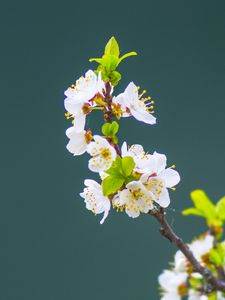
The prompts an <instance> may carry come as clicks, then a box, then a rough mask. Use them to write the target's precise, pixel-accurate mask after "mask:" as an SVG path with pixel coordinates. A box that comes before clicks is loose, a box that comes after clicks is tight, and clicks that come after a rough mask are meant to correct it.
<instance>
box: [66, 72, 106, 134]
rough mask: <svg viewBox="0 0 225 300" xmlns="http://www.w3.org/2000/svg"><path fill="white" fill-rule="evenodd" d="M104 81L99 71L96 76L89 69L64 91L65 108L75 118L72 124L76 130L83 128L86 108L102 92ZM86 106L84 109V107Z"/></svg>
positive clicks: (93, 104)
mask: <svg viewBox="0 0 225 300" xmlns="http://www.w3.org/2000/svg"><path fill="white" fill-rule="evenodd" d="M103 88H104V81H103V80H102V78H101V72H99V73H98V76H97V75H96V74H95V73H94V72H93V71H92V70H89V71H87V72H86V73H85V76H84V77H83V76H82V77H80V78H79V79H78V80H77V81H76V84H75V85H72V86H71V87H69V88H68V89H67V90H66V91H65V96H66V99H65V100H64V106H65V109H66V110H67V111H68V113H69V114H70V115H72V116H73V117H74V118H75V120H74V124H75V126H76V128H77V129H78V130H83V129H84V125H85V118H86V110H87V108H88V107H89V106H95V105H96V104H95V103H94V102H93V98H94V97H95V96H96V95H97V94H98V93H100V94H102V91H103ZM85 107H86V109H85Z"/></svg>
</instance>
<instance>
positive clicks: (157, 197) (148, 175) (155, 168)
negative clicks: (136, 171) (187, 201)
mask: <svg viewBox="0 0 225 300" xmlns="http://www.w3.org/2000/svg"><path fill="white" fill-rule="evenodd" d="M145 163H146V165H145V173H144V174H143V175H142V176H141V178H140V180H141V181H142V182H143V184H144V185H145V187H146V188H147V189H148V190H149V191H151V192H152V193H153V194H154V201H155V202H157V203H158V204H159V205H160V206H162V207H167V206H168V205H169V204H170V197H169V192H168V190H167V188H173V187H174V186H175V185H176V184H178V182H179V181H180V176H179V174H178V172H177V171H175V170H173V169H172V168H166V156H165V155H164V154H159V153H157V152H154V153H153V155H151V156H149V158H148V160H146V162H145Z"/></svg>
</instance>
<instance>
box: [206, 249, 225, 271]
mask: <svg viewBox="0 0 225 300" xmlns="http://www.w3.org/2000/svg"><path fill="white" fill-rule="evenodd" d="M209 259H210V261H211V263H213V264H215V265H216V266H219V267H220V266H222V265H223V258H222V257H221V255H220V253H219V252H218V251H217V250H216V249H214V248H213V249H211V250H210V252H209Z"/></svg>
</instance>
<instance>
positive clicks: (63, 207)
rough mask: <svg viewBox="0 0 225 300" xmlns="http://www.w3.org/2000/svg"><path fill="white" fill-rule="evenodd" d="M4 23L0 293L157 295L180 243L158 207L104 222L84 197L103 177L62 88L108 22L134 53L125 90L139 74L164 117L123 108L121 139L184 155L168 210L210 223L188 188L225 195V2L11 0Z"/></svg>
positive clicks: (178, 222) (186, 224) (97, 51)
mask: <svg viewBox="0 0 225 300" xmlns="http://www.w3.org/2000/svg"><path fill="white" fill-rule="evenodd" d="M0 23H1V27H0V33H1V48H0V51H1V56H0V61H1V68H0V73H1V119H0V121H1V126H0V129H1V189H0V191H1V201H0V223H1V224H0V231H1V235H0V236H1V246H0V259H1V263H0V274H1V289H0V299H1V300H62V299H63V300H74V299H79V300H87V299H93V300H95V299H96V300H97V299H98V300H105V299H107V300H114V299H117V300H120V299H121V300H122V299H129V300H136V299H159V296H158V285H157V277H158V275H159V273H160V272H161V271H162V269H163V268H167V266H168V261H170V260H172V258H173V254H174V252H175V248H174V247H173V246H172V245H170V244H169V243H168V242H167V241H166V240H164V239H163V238H162V237H161V236H160V235H159V233H158V224H157V223H156V221H155V220H154V219H153V218H151V217H150V216H147V215H142V216H141V217H139V218H138V219H135V220H133V219H130V218H129V217H128V216H127V215H125V214H119V213H116V212H115V213H114V212H111V213H110V216H109V217H108V219H107V220H106V222H105V224H104V225H100V224H99V221H100V218H101V217H100V216H96V217H95V216H94V215H93V214H92V213H91V212H89V211H87V210H86V208H85V205H84V203H83V200H82V199H81V198H80V196H79V193H80V192H81V191H82V190H83V181H84V179H85V178H96V176H94V175H93V174H92V173H91V172H90V171H89V170H88V168H87V159H88V156H87V155H84V156H82V157H77V158H74V157H73V156H72V155H71V154H70V153H69V152H68V151H67V150H66V148H65V146H66V143H67V138H66V136H65V133H64V132H65V130H66V128H67V127H68V126H69V124H70V123H69V122H68V121H66V120H65V118H64V113H65V111H64V106H63V99H64V95H63V93H64V90H65V89H66V88H67V87H68V85H70V84H71V83H73V82H74V81H75V80H76V79H77V78H78V77H80V76H81V75H82V74H83V73H84V72H85V71H86V70H88V69H89V68H95V64H90V63H89V62H88V59H89V58H90V57H99V56H100V55H101V54H102V51H103V48H104V46H105V44H106V42H107V40H108V39H109V38H110V37H111V36H112V35H115V37H116V38H117V40H118V42H119V44H120V47H121V51H122V52H123V53H125V52H129V51H137V52H138V54H139V55H138V56H137V57H131V58H129V59H127V60H126V61H124V63H123V64H121V66H120V68H119V70H120V72H121V73H122V75H123V80H122V81H121V83H120V84H119V85H118V87H117V88H116V93H119V92H121V91H123V89H124V88H125V87H126V85H127V84H128V83H129V82H130V81H134V82H135V83H136V84H137V85H140V86H141V88H143V89H147V90H148V93H149V94H150V95H151V96H152V98H153V99H154V100H155V102H156V116H157V118H158V124H157V126H147V125H145V124H143V123H140V122H137V121H135V120H133V119H129V120H128V119H126V120H122V121H121V131H120V141H121V142H122V141H123V140H124V139H126V140H127V141H128V143H129V144H133V143H140V144H143V146H144V147H145V149H146V150H147V151H149V152H153V151H154V150H156V151H158V152H161V153H166V154H167V156H168V164H169V165H172V164H176V166H177V170H178V171H179V172H180V174H181V177H182V181H181V183H180V184H179V186H178V188H177V191H176V192H173V191H172V192H171V199H172V203H171V206H170V208H169V209H168V211H167V213H168V219H169V222H170V224H171V225H172V226H173V227H174V228H175V229H176V231H177V232H178V233H180V234H181V235H182V236H183V238H184V239H185V240H186V241H190V240H191V239H192V238H193V237H194V236H195V235H198V234H200V233H201V232H202V230H204V226H203V225H204V223H203V221H202V222H201V220H198V219H195V218H194V217H182V216H181V211H182V209H184V208H186V207H188V206H190V205H191V202H190V199H189V193H190V191H192V190H193V189H196V188H202V189H205V190H206V192H207V193H208V194H209V195H210V197H211V198H212V199H214V201H216V200H218V199H219V198H220V197H221V196H223V195H225V151H224V149H225V134H224V129H225V125H224V115H225V85H224V79H225V55H224V53H225V2H224V1H223V0H217V1H208V0H198V1H195V0H189V1H184V0H183V1H180V0H176V1H175V0H170V1H167V0H164V1H163V0H158V1H156V0H149V1H143V0H140V1H118V0H114V1H113V2H106V1H90V2H88V1H83V2H81V1H76V0H73V1H72V0H64V1H43V0H41V1H25V0H21V1H7V2H6V1H4V2H2V4H1V11H0ZM100 117H101V115H100V114H98V113H96V114H95V116H92V117H91V118H90V119H89V121H88V126H89V127H92V128H95V129H96V130H97V129H98V127H99V126H100V124H101V119H100Z"/></svg>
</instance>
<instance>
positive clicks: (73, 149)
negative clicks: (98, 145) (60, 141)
mask: <svg viewBox="0 0 225 300" xmlns="http://www.w3.org/2000/svg"><path fill="white" fill-rule="evenodd" d="M66 135H67V137H68V138H69V139H70V140H69V143H68V144H67V146H66V148H67V149H68V151H69V152H70V153H72V154H73V155H81V154H83V153H84V152H86V150H87V145H88V144H89V143H90V141H91V139H92V134H91V131H90V130H87V131H85V130H82V131H77V129H76V127H74V126H72V127H69V128H68V129H67V130H66Z"/></svg>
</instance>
